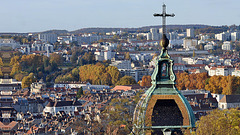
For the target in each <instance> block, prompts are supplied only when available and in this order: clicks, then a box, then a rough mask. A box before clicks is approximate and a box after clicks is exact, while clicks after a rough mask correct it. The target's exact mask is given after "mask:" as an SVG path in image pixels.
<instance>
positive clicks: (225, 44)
mask: <svg viewBox="0 0 240 135" xmlns="http://www.w3.org/2000/svg"><path fill="white" fill-rule="evenodd" d="M222 50H226V51H228V50H232V45H231V43H230V42H229V41H224V42H223V45H222Z"/></svg>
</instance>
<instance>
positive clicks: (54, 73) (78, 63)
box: [0, 25, 240, 135]
mask: <svg viewBox="0 0 240 135" xmlns="http://www.w3.org/2000/svg"><path fill="white" fill-rule="evenodd" d="M162 35H163V29H162V27H160V26H149V27H143V28H135V29H134V28H131V29H130V28H129V29H127V28H125V29H124V28H89V29H81V30H78V31H72V32H70V31H65V30H50V31H45V32H35V33H0V57H1V58H0V78H1V79H0V134H8V135H13V134H17V135H25V134H39V135H43V134H54V135H55V134H71V135H78V134H94V135H95V134H113V135H115V134H122V135H125V134H131V133H132V134H134V133H133V130H132V129H133V126H134V124H135V123H134V121H133V114H134V110H135V106H136V104H137V103H138V101H139V100H140V99H141V97H142V94H143V93H144V92H145V91H146V90H148V89H149V87H151V85H152V83H151V82H152V78H151V75H152V74H153V72H154V69H155V67H156V66H157V65H155V64H156V61H157V59H158V58H159V55H160V50H161V47H160V45H159V44H160V43H159V42H160V39H161V37H162ZM167 38H168V39H169V46H168V54H169V55H170V56H171V59H173V61H174V65H173V71H174V73H175V75H176V84H175V86H176V88H177V89H178V90H180V92H181V94H182V95H183V96H184V97H185V98H186V99H187V101H188V102H189V104H190V106H191V108H192V110H193V113H194V115H195V119H196V121H200V122H201V117H203V118H204V116H205V117H207V116H209V115H208V114H211V112H214V113H215V114H217V113H220V112H216V109H217V110H219V111H224V110H226V109H231V108H235V109H236V110H237V109H238V108H239V107H240V57H239V54H240V26H236V25H231V26H207V25H169V26H168V27H167ZM162 70H166V69H164V67H163V69H162ZM238 113H239V112H238ZM206 115H207V116H206ZM211 115H212V114H211ZM229 119H230V118H229ZM238 119H239V118H238ZM197 126H199V128H198V129H197V130H196V132H197V133H200V131H198V130H205V129H202V128H201V125H200V124H199V125H197ZM237 127H238V131H239V125H237V126H236V128H237ZM219 131H220V130H219ZM201 133H202V132H201ZM229 133H230V131H229ZM231 133H232V132H231Z"/></svg>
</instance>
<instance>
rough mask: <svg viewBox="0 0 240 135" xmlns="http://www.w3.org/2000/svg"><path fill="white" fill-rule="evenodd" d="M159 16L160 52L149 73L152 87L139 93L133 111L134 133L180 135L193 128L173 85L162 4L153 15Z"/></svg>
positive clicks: (189, 113)
mask: <svg viewBox="0 0 240 135" xmlns="http://www.w3.org/2000/svg"><path fill="white" fill-rule="evenodd" d="M154 16H161V17H162V18H163V32H164V33H163V36H162V39H161V41H160V45H161V46H162V49H161V54H160V56H158V57H157V59H156V64H155V65H156V67H155V70H154V72H153V74H152V77H151V79H152V86H151V87H150V88H149V89H148V90H147V91H146V92H145V93H144V94H143V96H142V97H141V99H140V101H139V102H138V104H137V106H136V108H135V112H134V118H133V119H134V120H133V123H134V131H133V132H134V134H139V135H140V134H141V135H142V134H147V135H155V134H157V135H167V134H169V135H171V134H182V131H181V130H182V129H189V128H190V129H191V128H194V127H195V117H194V114H193V111H192V108H191V106H190V104H189V103H188V101H187V100H186V99H185V97H184V96H183V95H182V94H181V93H180V92H179V91H178V90H177V88H176V87H175V79H176V77H175V74H174V72H173V60H172V59H170V56H169V55H168V50H167V46H168V44H169V40H168V39H167V36H166V24H165V23H166V20H165V19H166V17H168V16H170V17H173V16H174V14H166V5H165V4H163V13H162V14H154Z"/></svg>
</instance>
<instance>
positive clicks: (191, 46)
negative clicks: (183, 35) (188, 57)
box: [183, 39, 198, 50]
mask: <svg viewBox="0 0 240 135" xmlns="http://www.w3.org/2000/svg"><path fill="white" fill-rule="evenodd" d="M197 45H198V42H197V40H196V39H184V40H183V48H185V49H186V50H195V49H196V46H197Z"/></svg>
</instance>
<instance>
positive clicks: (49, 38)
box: [38, 33, 57, 44]
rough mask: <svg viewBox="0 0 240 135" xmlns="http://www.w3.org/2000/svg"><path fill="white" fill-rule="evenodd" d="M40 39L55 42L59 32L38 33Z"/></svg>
mask: <svg viewBox="0 0 240 135" xmlns="http://www.w3.org/2000/svg"><path fill="white" fill-rule="evenodd" d="M38 39H39V40H42V41H44V42H49V43H52V44H53V43H55V42H56V41H57V34H53V33H41V34H38Z"/></svg>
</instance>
